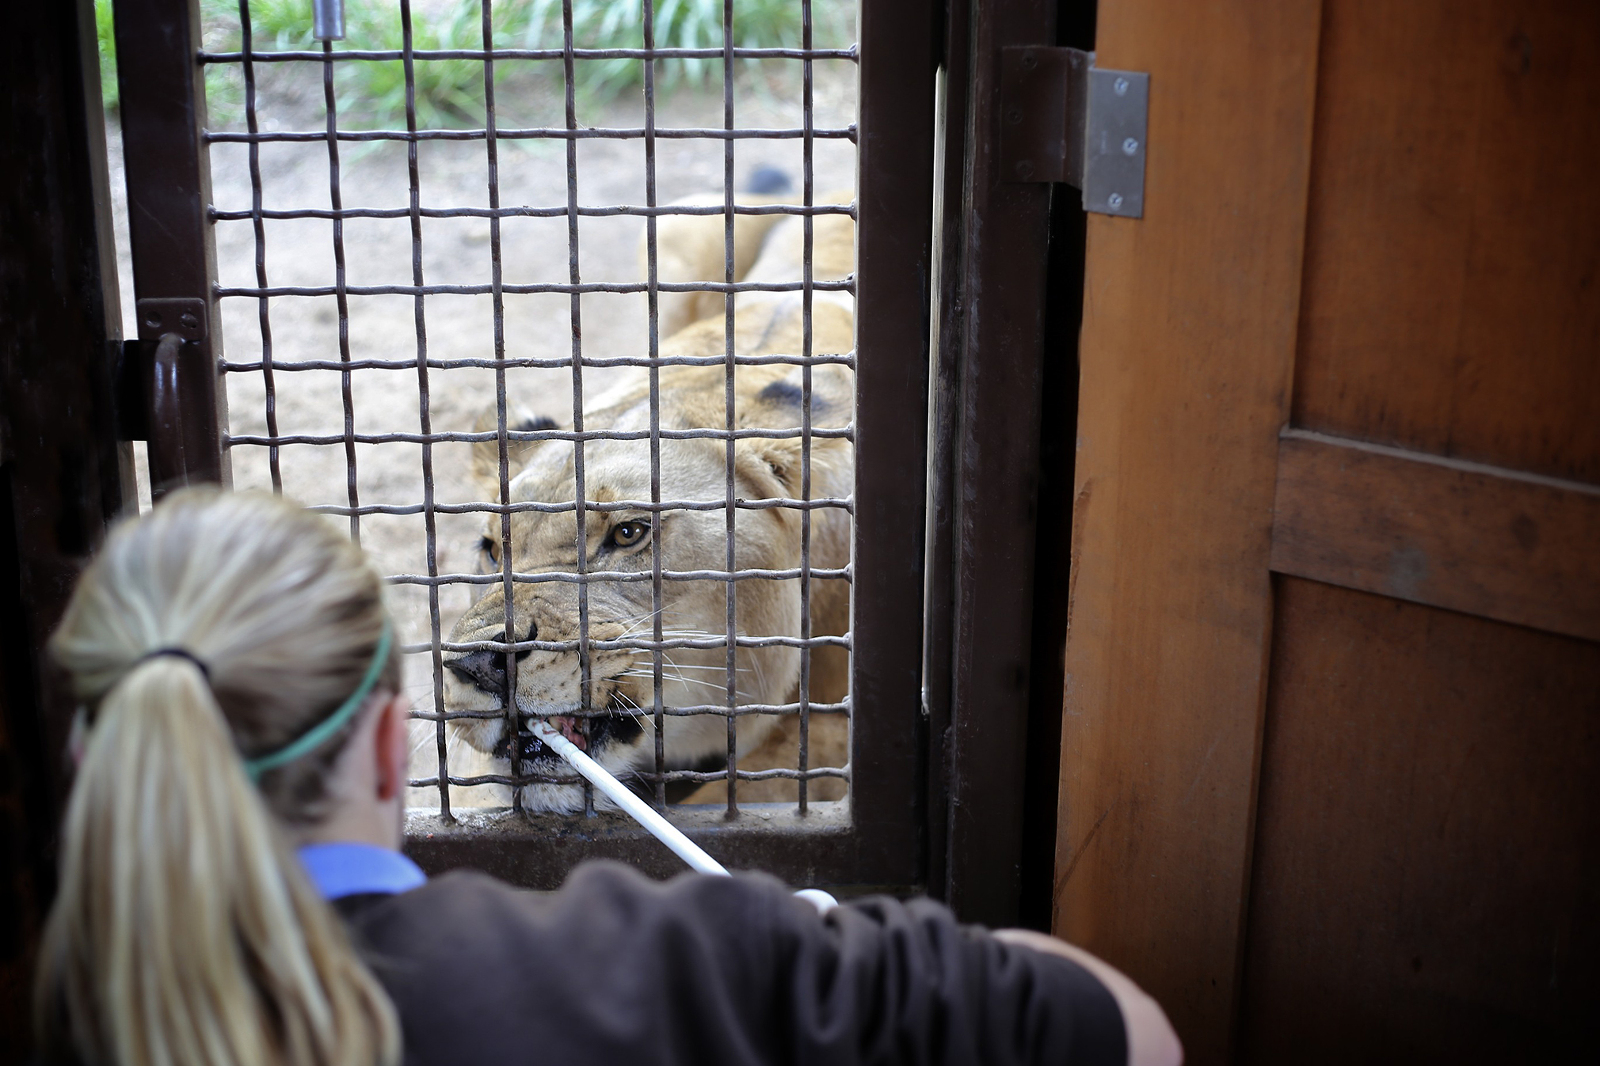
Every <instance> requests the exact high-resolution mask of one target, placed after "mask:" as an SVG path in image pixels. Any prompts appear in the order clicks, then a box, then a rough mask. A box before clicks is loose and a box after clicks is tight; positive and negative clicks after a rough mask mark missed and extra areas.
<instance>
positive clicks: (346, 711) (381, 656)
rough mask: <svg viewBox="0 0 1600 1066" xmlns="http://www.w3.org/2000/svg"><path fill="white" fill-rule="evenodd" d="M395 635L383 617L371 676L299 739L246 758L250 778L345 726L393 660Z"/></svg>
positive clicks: (292, 758)
mask: <svg viewBox="0 0 1600 1066" xmlns="http://www.w3.org/2000/svg"><path fill="white" fill-rule="evenodd" d="M392 643H393V638H392V636H391V634H390V631H389V618H388V616H387V615H385V616H384V619H383V633H382V634H380V635H379V637H378V647H377V650H376V651H374V652H373V653H372V664H371V665H370V666H368V667H367V676H366V677H363V678H362V679H361V684H359V685H357V686H356V690H355V691H354V692H352V693H350V698H349V699H347V700H345V701H344V702H343V703H341V704H339V709H338V710H336V711H334V712H333V713H332V714H330V715H328V717H326V718H324V719H323V720H322V721H320V722H318V723H317V724H316V725H314V726H312V727H311V728H310V729H309V730H307V731H306V732H305V733H302V734H301V735H300V736H299V737H298V738H297V739H295V740H292V741H290V742H289V743H288V744H285V745H284V746H283V747H281V748H279V749H278V750H277V751H272V752H268V753H267V754H265V755H262V756H259V757H257V758H254V759H246V760H245V762H244V772H245V773H247V774H249V775H250V780H252V781H259V780H260V779H261V775H262V774H264V773H266V772H267V771H268V770H276V769H277V768H278V767H280V766H282V765H283V764H284V763H291V762H294V761H295V760H296V759H298V758H300V757H301V756H302V755H306V754H308V753H310V752H312V751H315V750H316V749H317V748H319V747H321V746H322V744H323V742H324V741H326V740H327V739H328V738H329V737H331V736H333V735H334V734H335V733H337V732H338V731H339V730H341V729H343V728H344V727H345V724H346V723H347V722H349V721H350V719H351V718H352V717H353V716H354V715H355V713H356V712H357V711H359V710H360V709H361V705H362V704H363V703H365V702H366V701H367V697H368V696H369V695H371V694H372V686H374V685H376V684H377V683H378V676H379V675H380V674H382V673H383V667H384V665H385V664H386V663H388V661H389V647H390V645H391V644H392Z"/></svg>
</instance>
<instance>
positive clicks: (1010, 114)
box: [1006, 107, 1022, 126]
mask: <svg viewBox="0 0 1600 1066" xmlns="http://www.w3.org/2000/svg"><path fill="white" fill-rule="evenodd" d="M1006 121H1007V122H1009V123H1011V124H1012V125H1013V126H1015V125H1016V124H1017V123H1019V122H1021V121H1022V109H1021V108H1020V107H1013V108H1011V109H1009V110H1007V111H1006Z"/></svg>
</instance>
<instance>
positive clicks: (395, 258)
mask: <svg viewBox="0 0 1600 1066" xmlns="http://www.w3.org/2000/svg"><path fill="white" fill-rule="evenodd" d="M816 70H817V79H816V93H815V96H816V119H815V121H816V124H817V126H819V127H829V126H844V125H848V124H849V123H851V122H853V121H854V119H855V97H854V94H855V82H854V73H855V72H854V68H853V66H851V65H849V64H846V63H843V62H819V63H817V64H816ZM305 74H306V76H307V77H313V78H314V77H315V76H317V75H316V74H315V71H314V70H307V71H306V72H305ZM276 76H277V77H278V78H279V80H278V81H277V82H276V83H274V84H272V85H270V86H266V87H264V92H263V97H262V100H261V106H260V114H261V128H262V129H263V130H273V129H283V130H320V129H322V128H323V123H324V115H323V110H322V105H321V96H320V93H319V92H316V91H314V88H315V82H314V80H313V81H312V82H311V83H309V84H306V83H299V84H297V83H295V82H294V81H293V76H292V75H291V74H288V73H284V74H281V75H276ZM735 87H736V94H735V95H736V111H735V114H736V122H737V124H738V125H740V126H744V127H764V128H773V127H798V126H800V125H801V108H800V98H801V84H800V70H799V64H798V63H794V62H790V63H786V64H783V65H782V66H781V67H780V66H778V65H776V64H774V65H772V67H771V68H770V69H761V70H748V71H744V72H742V73H741V74H740V75H739V77H738V78H737V79H736V81H735ZM526 97H527V98H525V99H524V98H518V97H516V96H509V97H507V96H502V98H501V99H500V101H499V107H498V112H499V115H500V122H501V124H502V125H503V126H533V125H536V124H551V125H558V124H560V123H561V117H560V115H561V110H560V108H561V102H560V100H559V98H558V97H556V96H555V95H554V94H553V93H548V92H538V91H530V92H528V93H527V94H526ZM579 122H580V124H581V125H594V126H613V127H618V126H638V125H642V123H643V104H642V97H641V96H640V95H639V94H637V93H630V94H627V95H626V96H624V97H623V98H619V99H617V100H614V101H611V102H608V103H604V104H595V103H593V102H588V101H586V102H584V103H583V104H582V105H581V106H580V113H579ZM721 123H722V96H721V92H720V87H714V88H712V89H711V90H710V91H706V90H699V91H693V92H687V91H686V92H676V93H668V94H665V95H664V96H662V97H660V98H658V106H657V125H658V126H659V127H671V126H678V127H682V126H719V125H721ZM224 128H243V122H242V119H240V118H232V119H230V120H229V121H227V122H226V123H225V124H224ZM108 138H109V141H110V144H109V147H110V159H111V166H112V174H111V185H112V191H113V199H114V202H115V210H116V213H117V226H118V234H117V236H118V264H119V271H120V275H121V277H120V281H121V297H122V305H123V320H124V322H125V324H126V326H125V330H126V334H127V335H129V336H131V335H133V333H134V329H133V299H134V293H133V285H132V275H131V263H130V259H129V250H128V241H127V228H126V194H125V188H124V185H123V175H122V172H121V144H120V133H119V131H118V130H117V129H116V127H115V125H114V124H113V126H112V128H111V129H110V130H109V132H108ZM211 152H212V154H211V174H212V185H213V193H214V204H215V206H216V207H217V208H218V209H219V210H223V211H228V210H242V209H248V208H249V207H250V204H251V184H250V174H249V167H248V155H247V149H246V146H245V145H242V144H216V145H213V146H212V149H211ZM486 154H487V153H486V147H485V144H484V142H482V141H431V142H422V144H421V146H420V150H419V170H420V180H419V185H420V189H421V202H422V204H423V205H424V206H427V207H486V206H488V205H489V193H488V180H487V165H486ZM260 156H261V179H262V195H263V205H264V206H265V207H266V208H267V209H292V208H327V207H329V206H330V203H331V200H330V181H329V165H328V151H327V146H326V144H325V143H269V144H264V145H262V146H261V152H260ZM340 156H341V174H340V191H341V193H342V199H343V204H344V206H345V207H347V208H349V207H381V208H403V207H405V206H406V205H407V204H408V202H409V180H408V176H407V164H406V149H405V146H404V145H403V144H401V143H398V142H389V143H380V144H376V145H358V144H351V143H341V145H340ZM763 165H765V166H773V167H777V168H779V169H780V170H782V171H783V172H784V173H786V174H787V175H789V176H790V177H791V178H792V180H793V182H794V185H795V189H796V192H795V197H796V199H797V200H798V196H799V193H798V189H799V184H800V176H801V166H802V155H801V142H800V141H799V140H740V141H736V142H735V148H734V171H735V181H736V182H743V181H744V180H745V179H746V177H747V175H749V174H750V172H751V171H752V170H753V169H754V168H756V167H757V166H763ZM854 169H855V149H854V146H853V145H852V144H851V143H850V142H848V141H843V140H833V141H829V140H818V141H817V142H816V149H815V173H816V187H817V189H818V192H819V195H820V194H821V193H822V192H823V191H824V190H835V189H848V188H851V187H853V186H854ZM644 173H645V171H644V147H643V142H642V141H623V140H589V141H582V142H579V146H578V165H577V193H578V197H577V198H578V202H579V203H580V204H581V205H584V206H598V205H615V204H643V203H644V202H645V189H644ZM657 173H658V178H657V181H658V186H657V188H658V198H659V200H660V201H661V202H667V201H669V200H671V199H673V198H676V197H679V196H685V195H690V194H696V193H705V192H714V191H720V189H721V186H722V178H723V144H722V142H721V141H715V140H662V141H659V142H658V149H657ZM499 184H500V204H501V206H502V207H510V206H520V205H526V206H532V207H553V206H564V205H565V204H566V200H567V187H566V151H565V146H564V143H563V142H560V141H521V142H502V144H501V146H500V165H499ZM265 225H266V236H265V252H266V255H265V258H266V273H267V280H268V283H269V284H270V285H273V286H279V285H306V286H309V285H320V286H326V285H331V284H333V280H334V238H333V223H332V222H330V221H328V220H321V219H308V220H280V221H273V220H268V221H267V222H266V224H265ZM643 231H644V221H643V219H640V218H636V217H635V218H628V217H615V218H581V219H580V220H579V225H578V241H579V259H580V270H581V276H582V279H583V280H584V281H635V280H639V279H640V277H641V270H640V266H639V246H640V241H641V236H642V234H643ZM501 243H502V257H503V269H504V280H505V281H506V282H507V283H518V282H564V281H566V280H567V279H568V240H567V223H566V219H565V218H559V217H558V218H548V219H540V218H525V217H523V218H509V219H505V220H504V221H503V222H502V235H501ZM216 249H217V273H218V281H219V283H220V284H221V285H222V286H224V287H229V286H254V285H255V284H256V273H255V270H256V268H255V254H256V248H255V239H254V234H253V227H252V224H251V222H250V221H248V220H245V221H227V220H223V221H219V222H218V223H217V224H216ZM490 252H491V248H490V231H489V222H488V220H487V219H481V218H477V219H466V218H463V219H424V220H423V222H422V258H423V269H424V278H425V282H426V283H427V284H486V283H487V282H488V281H489V280H490ZM344 256H345V262H346V271H347V280H348V283H349V284H351V285H377V284H406V285H409V284H410V283H411V261H412V243H411V231H410V221H409V219H407V218H398V219H382V220H369V219H352V220H347V221H346V222H345V226H344ZM269 302H270V307H269V308H268V322H269V325H270V331H271V344H272V353H273V358H274V360H275V361H276V362H278V363H288V362H293V361H296V360H313V359H318V360H323V359H338V358H339V356H340V348H339V321H338V314H337V307H336V301H335V299H334V298H333V297H332V296H327V297H275V298H273V299H272V300H270V301H269ZM221 307H222V311H221V319H222V321H221V330H222V338H223V343H224V357H225V358H226V359H227V360H228V361H230V362H258V361H259V360H260V359H261V357H262V336H263V334H262V325H261V315H260V306H259V301H258V300H256V299H254V298H238V297H235V298H227V299H224V300H222V301H221ZM580 313H581V335H582V338H583V353H584V355H585V356H586V357H597V356H606V355H617V354H632V355H644V354H646V352H647V309H646V301H645V297H644V295H643V294H597V295H586V296H584V297H583V298H582V305H581V311H580ZM424 315H425V326H426V337H427V348H428V355H429V357H430V358H436V359H451V358H487V357H491V356H492V355H493V353H494V325H493V308H492V301H491V297H489V296H487V295H484V296H455V295H438V296H430V297H427V298H426V300H425V303H424ZM504 322H505V326H504V343H505V352H506V355H507V356H508V357H512V358H518V357H536V358H565V357H567V356H568V355H569V354H570V352H571V338H572V321H571V312H570V301H569V298H568V297H567V296H565V295H560V294H555V295H546V294H534V295H516V294H512V295H507V296H505V297H504ZM417 345H418V337H417V324H416V316H415V310H414V301H413V299H412V297H410V296H353V297H350V298H349V351H350V356H351V357H352V358H353V359H371V358H381V359H399V360H409V359H414V358H415V357H416V353H417ZM630 373H643V371H642V370H635V369H589V370H585V371H583V373H582V387H583V390H584V392H585V393H586V394H588V395H595V394H597V393H598V392H599V391H601V390H602V389H603V388H605V387H607V386H608V385H610V384H613V383H615V382H616V375H618V374H630ZM352 377H353V382H352V389H351V391H352V408H353V411H354V424H355V429H356V432H358V433H374V432H395V431H408V432H415V431H417V430H419V428H420V425H419V388H418V375H417V372H416V370H415V368H414V367H413V368H410V369H406V370H380V369H368V370H360V371H357V372H355V373H354V374H353V375H352ZM226 380H227V394H228V408H229V413H228V423H229V431H230V432H231V433H232V434H235V435H240V434H265V433H266V432H267V425H266V416H265V389H264V385H263V376H262V375H261V374H260V373H259V372H242V373H230V374H228V375H226ZM507 384H508V387H509V390H510V396H511V398H512V400H513V402H515V403H520V404H523V405H525V406H527V407H528V408H529V409H530V410H532V411H533V413H535V414H536V415H548V416H550V417H552V418H555V419H557V420H558V421H561V422H569V421H570V419H571V417H572V411H573V374H572V372H571V370H570V369H556V370H511V371H508V372H507ZM428 386H429V413H430V415H431V419H432V428H433V429H434V430H435V431H436V432H437V431H450V430H461V431H467V430H471V428H472V422H473V420H474V419H475V418H476V417H477V415H478V414H479V412H480V411H482V410H483V409H484V408H485V407H486V406H489V405H492V404H493V402H494V372H493V371H492V370H482V369H458V370H434V371H431V372H430V373H429V380H428ZM275 391H276V396H277V416H278V431H279V433H280V434H291V433H304V434H339V433H341V432H343V428H344V405H343V401H342V396H341V382H340V375H339V374H338V373H336V372H330V371H305V372H297V373H292V372H286V371H283V370H280V371H279V372H278V373H277V374H276V381H275ZM467 448H468V446H467V445H465V444H439V445H435V447H434V450H433V457H434V458H433V461H434V470H435V474H434V486H435V493H436V498H437V500H438V501H439V502H441V503H461V502H468V501H471V500H473V499H477V498H480V497H479V496H478V495H477V493H476V492H475V491H474V490H473V488H472V487H471V485H470V481H469V478H468V455H467ZM421 451H422V449H421V447H420V446H419V445H413V444H383V445H358V446H357V448H356V467H357V490H358V495H359V500H360V502H361V503H363V504H416V503H420V502H421V500H422V498H423V488H422V486H423V482H422V467H421ZM280 455H281V470H282V480H283V491H284V492H285V494H287V495H288V496H290V497H293V498H295V499H297V500H299V501H301V502H303V503H307V504H341V505H342V504H345V503H347V501H348V498H347V488H346V470H345V457H344V448H343V445H342V444H336V445H331V446H328V445H289V446H285V447H283V448H282V449H281V451H280ZM229 458H230V461H231V464H232V470H233V482H234V485H235V487H238V488H270V487H271V478H270V474H269V469H268V462H267V451H266V449H265V448H262V447H259V446H246V445H240V446H237V447H234V448H232V449H230V453H229ZM143 465H144V464H143V455H142V454H141V455H140V467H141V476H142V471H143ZM143 495H144V498H145V500H146V503H145V506H148V489H147V488H146V489H145V491H144V493H143ZM330 521H337V522H339V523H340V524H341V526H342V527H348V519H344V518H330ZM481 522H482V517H481V516H480V515H460V516H455V515H440V516H438V518H437V528H438V546H437V565H438V569H439V571H440V572H441V573H449V572H461V571H471V570H472V569H473V563H474V552H475V544H476V541H477V538H478V535H479V534H478V530H479V528H480V525H481ZM359 527H360V529H359V532H360V537H361V542H362V544H363V546H364V547H365V548H366V549H367V550H368V551H369V552H370V553H371V554H372V556H373V558H374V559H375V560H376V562H377V564H378V566H379V568H380V569H381V570H382V571H383V572H384V573H386V574H425V573H426V572H427V562H426V554H425V536H424V526H423V519H422V516H420V515H414V516H403V517H402V516H381V515H375V516H366V517H363V518H361V519H360V522H359ZM390 592H391V605H392V611H393V614H394V616H395V619H396V621H397V624H398V626H399V629H400V633H399V635H400V637H401V639H403V640H404V641H405V642H407V643H411V644H427V643H428V642H429V640H430V639H431V634H430V623H429V617H428V597H427V590H426V589H425V588H423V587H420V586H416V585H394V586H391V590H390ZM439 601H440V622H441V627H442V630H443V635H445V636H448V634H449V630H450V626H451V625H452V623H453V622H454V620H455V619H456V618H457V617H458V616H459V615H460V614H461V612H462V611H463V610H464V609H465V608H466V607H467V606H468V603H469V589H468V587H466V586H461V585H451V586H445V587H443V588H441V589H440V595H439ZM406 677H407V686H408V688H409V690H410V692H411V695H412V697H413V700H414V705H415V707H416V709H417V710H418V711H423V712H427V711H431V710H432V709H433V706H434V677H433V672H432V669H431V664H430V656H429V655H428V653H426V652H423V653H421V654H413V655H410V656H408V657H407V671H406ZM416 726H417V732H416V737H415V739H416V746H415V756H414V758H413V773H414V775H415V776H417V777H427V776H432V775H434V774H436V773H437V770H438V763H437V754H436V750H435V743H434V736H433V728H434V727H433V725H432V724H431V723H427V722H418V723H416ZM450 765H451V772H452V773H457V774H459V773H463V772H474V771H475V768H476V767H477V765H478V763H477V762H476V760H474V759H471V758H469V757H467V756H466V754H465V753H464V752H462V751H460V750H459V749H458V747H457V746H456V745H453V744H452V746H451V753H450ZM503 797H504V792H503V790H495V789H488V788H479V789H456V790H455V792H454V795H453V802H455V803H466V804H472V803H490V802H501V801H503ZM413 802H414V803H415V804H419V805H436V804H437V802H438V797H437V793H436V791H433V790H426V789H417V790H415V794H414V796H413Z"/></svg>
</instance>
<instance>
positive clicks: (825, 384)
mask: <svg viewBox="0 0 1600 1066" xmlns="http://www.w3.org/2000/svg"><path fill="white" fill-rule="evenodd" d="M852 384H853V383H852V380H851V376H850V372H849V371H848V370H846V369H845V368H843V367H841V366H837V365H829V364H824V365H822V366H818V367H814V368H813V369H812V371H811V425H812V427H813V428H814V429H822V428H835V427H840V426H844V425H846V424H847V423H848V422H849V421H850V416H851V412H852V410H853V408H854V399H855V396H854V391H853V389H852ZM804 400H805V379H804V370H803V369H802V368H800V367H795V368H794V369H793V370H792V371H790V372H789V373H788V374H786V375H784V376H783V377H781V378H774V379H773V380H772V381H769V382H768V383H767V384H766V385H765V386H763V387H762V388H761V389H759V390H757V391H756V392H755V393H753V394H751V396H750V399H749V401H748V402H747V403H744V404H742V405H741V406H740V409H739V425H740V426H741V427H744V428H747V429H754V428H761V429H794V428H796V427H798V426H799V425H800V424H801V421H802V417H803V408H804ZM837 443H838V441H837V438H834V437H818V436H813V437H812V438H811V462H812V484H813V489H812V492H813V495H815V493H816V488H815V485H816V482H817V480H818V478H817V467H818V466H819V465H820V464H821V463H823V462H826V461H835V460H836V457H835V456H832V455H831V454H830V453H831V452H832V450H833V449H832V448H830V447H829V446H830V445H836V444H837ZM741 445H742V447H741V448H740V451H741V453H742V455H743V457H744V458H745V461H746V462H747V463H752V464H753V463H756V462H759V463H760V464H761V465H762V466H763V467H764V468H765V474H766V475H767V476H769V477H770V478H771V479H772V480H773V481H774V482H775V484H773V485H772V486H770V487H771V488H773V489H775V490H777V491H778V492H780V493H781V494H782V495H784V496H788V497H791V498H793V497H798V496H799V495H800V493H801V489H802V485H801V481H802V475H803V470H802V455H803V451H804V446H803V441H802V439H801V438H800V437H798V436H793V437H777V438H769V437H752V438H746V439H745V440H744V441H742V442H741ZM825 456H827V458H824V457H825ZM748 473H749V474H751V475H757V474H759V473H760V471H756V470H754V469H753V468H752V469H750V470H749V471H748Z"/></svg>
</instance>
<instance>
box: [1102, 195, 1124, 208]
mask: <svg viewBox="0 0 1600 1066" xmlns="http://www.w3.org/2000/svg"><path fill="white" fill-rule="evenodd" d="M1106 203H1107V204H1108V205H1109V206H1110V208H1111V210H1113V211H1115V210H1116V209H1117V208H1119V207H1121V206H1122V194H1121V193H1120V192H1114V193H1112V194H1111V195H1110V196H1108V197H1106Z"/></svg>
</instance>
